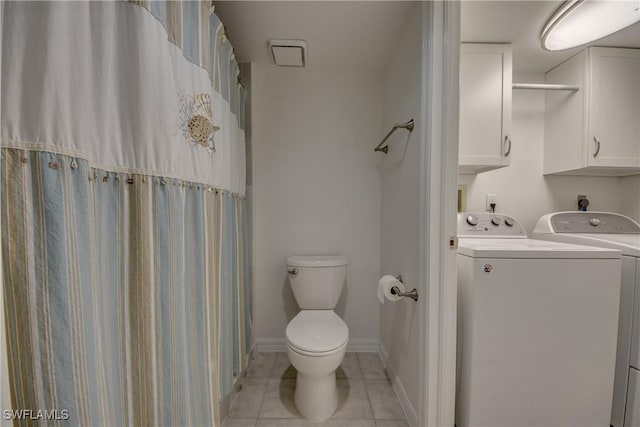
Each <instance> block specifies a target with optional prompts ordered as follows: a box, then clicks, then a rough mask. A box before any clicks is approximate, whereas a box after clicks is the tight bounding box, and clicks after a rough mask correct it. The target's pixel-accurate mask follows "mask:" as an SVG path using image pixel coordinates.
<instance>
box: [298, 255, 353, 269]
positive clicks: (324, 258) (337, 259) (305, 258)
mask: <svg viewBox="0 0 640 427" xmlns="http://www.w3.org/2000/svg"><path fill="white" fill-rule="evenodd" d="M287 265H288V266H291V267H338V266H341V265H347V259H346V258H345V257H342V256H339V255H298V256H292V257H289V258H287Z"/></svg>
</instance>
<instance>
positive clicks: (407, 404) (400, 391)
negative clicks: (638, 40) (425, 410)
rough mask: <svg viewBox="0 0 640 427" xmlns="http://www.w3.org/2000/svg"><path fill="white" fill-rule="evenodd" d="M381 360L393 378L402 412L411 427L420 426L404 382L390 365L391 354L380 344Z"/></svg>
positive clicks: (392, 382) (394, 388)
mask: <svg viewBox="0 0 640 427" xmlns="http://www.w3.org/2000/svg"><path fill="white" fill-rule="evenodd" d="M379 350H380V359H382V364H383V365H384V368H385V369H386V370H387V374H388V375H389V378H391V385H392V386H393V390H394V391H395V392H396V396H398V400H399V401H400V406H402V410H403V411H404V414H405V416H406V417H407V422H408V423H409V425H410V426H417V425H418V414H417V413H416V410H415V409H414V408H413V405H412V404H411V400H409V395H408V394H407V391H406V390H405V388H404V386H403V385H402V381H400V377H399V376H398V375H397V374H396V372H395V371H394V370H393V368H391V366H390V364H389V354H388V353H387V351H386V350H385V348H384V345H382V343H380V349H379Z"/></svg>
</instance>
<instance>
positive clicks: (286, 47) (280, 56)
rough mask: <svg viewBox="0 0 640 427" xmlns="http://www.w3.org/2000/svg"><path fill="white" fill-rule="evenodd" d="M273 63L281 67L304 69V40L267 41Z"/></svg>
mask: <svg viewBox="0 0 640 427" xmlns="http://www.w3.org/2000/svg"><path fill="white" fill-rule="evenodd" d="M269 51H270V52H271V58H273V63H274V64H276V65H278V66H281V67H304V66H305V65H306V64H307V42H305V41H304V40H269Z"/></svg>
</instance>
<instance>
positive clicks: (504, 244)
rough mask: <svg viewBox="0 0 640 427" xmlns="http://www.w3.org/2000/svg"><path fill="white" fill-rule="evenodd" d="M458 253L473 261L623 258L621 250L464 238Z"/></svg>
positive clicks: (530, 241)
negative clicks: (481, 259)
mask: <svg viewBox="0 0 640 427" xmlns="http://www.w3.org/2000/svg"><path fill="white" fill-rule="evenodd" d="M458 254H460V255H466V256H469V257H472V258H529V259H537V258H539V259H549V258H555V259H568V258H574V259H575V258H577V259H597V258H620V251H619V250H615V249H603V248H595V247H589V246H580V245H571V244H565V243H557V242H547V241H544V240H535V239H464V238H463V239H460V240H459V242H458Z"/></svg>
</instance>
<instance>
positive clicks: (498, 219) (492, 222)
mask: <svg viewBox="0 0 640 427" xmlns="http://www.w3.org/2000/svg"><path fill="white" fill-rule="evenodd" d="M491 224H493V225H500V218H498V217H497V216H494V217H493V218H491Z"/></svg>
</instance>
